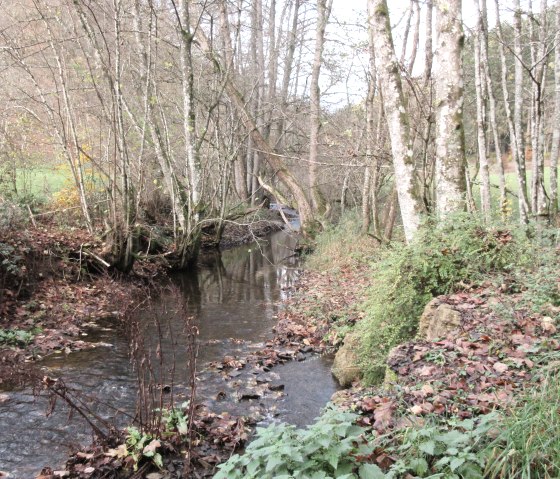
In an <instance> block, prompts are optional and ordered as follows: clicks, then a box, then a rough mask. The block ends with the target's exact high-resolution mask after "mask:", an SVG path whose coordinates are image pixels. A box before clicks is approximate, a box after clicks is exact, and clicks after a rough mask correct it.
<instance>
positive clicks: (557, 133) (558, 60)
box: [550, 0, 560, 215]
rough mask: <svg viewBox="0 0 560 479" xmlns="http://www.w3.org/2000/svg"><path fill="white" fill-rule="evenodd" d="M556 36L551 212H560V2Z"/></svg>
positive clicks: (557, 8) (556, 9)
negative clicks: (559, 186)
mask: <svg viewBox="0 0 560 479" xmlns="http://www.w3.org/2000/svg"><path fill="white" fill-rule="evenodd" d="M554 13H555V17H556V34H555V41H554V43H555V47H554V101H555V105H554V123H553V125H554V126H553V129H552V146H551V148H550V211H551V214H552V215H555V214H556V213H557V212H558V156H559V152H560V0H557V1H556V5H555V12H554Z"/></svg>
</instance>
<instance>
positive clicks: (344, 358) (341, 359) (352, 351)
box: [331, 333, 362, 387]
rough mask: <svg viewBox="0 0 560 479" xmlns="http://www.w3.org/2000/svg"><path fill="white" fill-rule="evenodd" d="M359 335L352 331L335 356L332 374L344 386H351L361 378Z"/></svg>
mask: <svg viewBox="0 0 560 479" xmlns="http://www.w3.org/2000/svg"><path fill="white" fill-rule="evenodd" d="M358 347H359V336H358V335H357V334H355V333H350V334H348V335H347V336H346V338H345V339H344V344H343V345H342V346H341V347H340V349H339V350H338V352H337V353H336V355H335V357H334V362H333V366H332V370H331V371H332V374H333V376H334V377H335V378H336V380H337V381H338V382H339V384H340V385H341V386H342V387H349V386H351V385H352V383H353V382H354V381H356V380H357V379H360V378H361V376H362V372H361V370H360V367H359V365H358V359H359V358H358V354H357V353H356V351H357V350H358Z"/></svg>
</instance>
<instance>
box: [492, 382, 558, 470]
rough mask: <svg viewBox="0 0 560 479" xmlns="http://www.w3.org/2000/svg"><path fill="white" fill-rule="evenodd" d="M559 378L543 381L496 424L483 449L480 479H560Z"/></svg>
mask: <svg viewBox="0 0 560 479" xmlns="http://www.w3.org/2000/svg"><path fill="white" fill-rule="evenodd" d="M559 411H560V378H559V377H558V376H557V375H556V374H550V375H549V376H547V377H545V378H544V380H543V383H542V384H541V386H540V387H538V388H536V389H534V390H531V391H530V392H528V393H527V394H526V395H525V396H524V397H523V398H522V400H521V401H520V403H519V405H518V406H517V407H514V408H513V409H512V410H511V411H509V414H508V415H507V416H506V417H505V418H504V420H503V422H502V424H500V430H501V433H500V435H499V436H498V437H497V438H496V440H495V441H494V442H493V443H492V444H490V446H489V447H488V448H487V451H486V454H487V455H488V458H489V459H488V464H487V468H486V474H485V476H484V477H488V478H508V479H532V478H535V479H536V478H543V479H545V478H550V479H553V478H557V477H560V414H559Z"/></svg>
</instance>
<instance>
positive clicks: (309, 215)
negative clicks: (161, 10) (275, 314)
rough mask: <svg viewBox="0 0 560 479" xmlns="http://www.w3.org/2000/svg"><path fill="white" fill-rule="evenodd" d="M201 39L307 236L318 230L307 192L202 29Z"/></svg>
mask: <svg viewBox="0 0 560 479" xmlns="http://www.w3.org/2000/svg"><path fill="white" fill-rule="evenodd" d="M197 39H198V42H199V44H200V47H201V48H202V50H203V51H204V52H205V53H206V55H207V57H208V59H209V60H210V61H212V63H213V64H214V67H215V68H216V70H217V71H218V72H220V73H221V74H222V75H223V82H224V88H225V91H226V93H227V94H228V97H229V99H230V100H231V102H232V104H233V106H234V107H235V109H236V110H237V112H238V113H239V115H240V119H241V123H242V124H243V126H244V127H245V129H246V130H247V132H248V133H249V135H250V137H251V139H252V141H253V142H254V145H255V148H256V149H257V150H259V151H260V152H261V153H262V154H263V155H264V157H265V159H266V161H267V162H268V164H269V165H270V167H271V168H272V169H273V170H274V172H275V174H276V176H277V177H278V179H279V180H280V181H281V182H282V183H283V184H284V186H286V188H287V189H288V190H289V191H290V193H291V194H292V195H293V196H294V198H295V201H296V204H297V208H298V212H299V215H300V221H301V225H302V229H303V232H304V234H307V233H309V231H310V230H311V229H313V228H314V227H315V218H314V215H313V209H312V207H311V204H310V203H309V201H308V199H307V197H306V195H305V190H304V189H303V188H302V186H301V185H300V183H299V182H298V181H297V179H296V178H295V177H294V175H293V174H292V173H291V172H290V171H289V170H288V169H287V167H286V165H285V164H284V161H283V158H282V157H281V156H280V155H278V154H277V153H276V152H275V151H274V149H273V148H272V147H271V146H270V144H269V143H268V142H267V141H266V139H265V138H264V137H263V136H262V134H261V132H260V131H259V129H258V127H257V124H256V121H255V119H254V118H253V116H252V115H251V113H250V112H249V111H248V109H247V104H246V102H245V100H244V98H243V96H242V95H241V93H240V92H239V89H238V88H237V85H236V84H235V82H234V81H233V79H232V78H231V77H230V76H227V75H224V68H223V66H222V65H221V63H220V60H219V58H218V57H217V56H216V55H215V54H214V52H213V50H212V47H211V45H210V42H209V41H208V38H207V37H206V35H205V34H204V32H203V31H202V30H201V29H199V30H197Z"/></svg>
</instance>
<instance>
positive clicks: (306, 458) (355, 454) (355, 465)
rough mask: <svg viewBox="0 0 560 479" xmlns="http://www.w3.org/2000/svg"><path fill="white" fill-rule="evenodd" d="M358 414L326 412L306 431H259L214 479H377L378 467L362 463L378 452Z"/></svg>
mask: <svg viewBox="0 0 560 479" xmlns="http://www.w3.org/2000/svg"><path fill="white" fill-rule="evenodd" d="M357 417H358V416H356V415H355V414H352V413H348V412H342V411H338V410H336V409H327V410H326V411H325V412H324V413H323V415H322V416H321V417H320V418H319V420H318V421H317V422H316V423H315V424H313V425H312V426H309V427H308V428H307V429H296V427H295V426H291V425H287V424H283V423H282V424H272V425H270V426H269V427H267V428H258V429H257V437H256V439H255V440H254V441H252V442H251V443H250V444H249V445H248V446H247V449H246V452H245V454H243V455H241V456H240V455H238V454H236V455H234V456H232V457H231V458H230V459H229V461H227V462H226V463H224V464H222V465H220V466H219V469H220V471H219V472H218V473H217V474H216V475H215V476H214V479H298V478H299V479H328V478H334V477H336V478H346V479H353V478H354V479H355V478H360V479H369V478H372V479H375V478H378V477H380V478H383V477H385V476H384V474H383V472H382V471H381V469H380V468H379V467H378V466H376V465H374V464H360V462H361V461H363V459H364V458H365V457H368V456H369V455H371V454H372V453H373V442H372V441H368V440H366V437H365V431H366V430H365V429H364V428H362V427H360V426H357V425H355V424H354V423H355V421H356V419H357Z"/></svg>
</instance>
